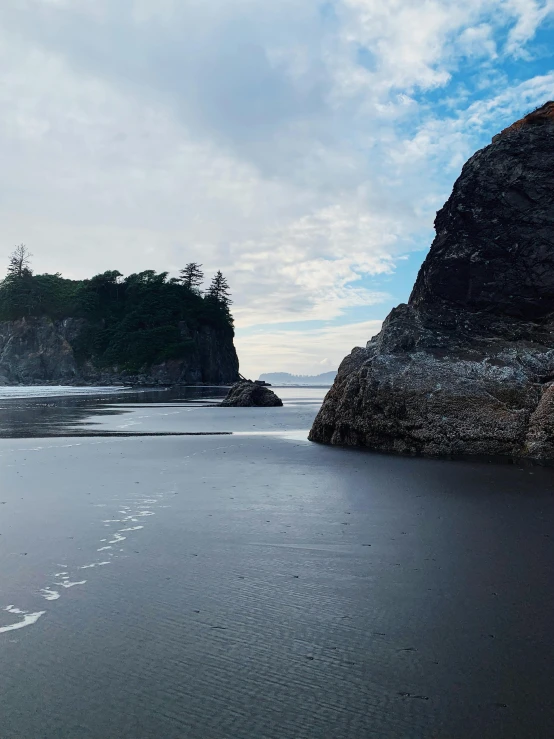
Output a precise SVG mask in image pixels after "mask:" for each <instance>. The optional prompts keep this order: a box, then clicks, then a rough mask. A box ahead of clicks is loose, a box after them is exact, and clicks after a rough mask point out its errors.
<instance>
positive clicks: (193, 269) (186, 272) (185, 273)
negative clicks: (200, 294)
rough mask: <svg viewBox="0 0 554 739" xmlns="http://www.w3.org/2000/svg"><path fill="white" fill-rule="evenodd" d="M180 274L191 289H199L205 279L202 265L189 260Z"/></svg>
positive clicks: (181, 279) (183, 282) (185, 284)
mask: <svg viewBox="0 0 554 739" xmlns="http://www.w3.org/2000/svg"><path fill="white" fill-rule="evenodd" d="M180 274H181V277H180V281H181V283H182V284H183V285H184V286H185V287H187V288H188V289H189V290H198V288H199V287H200V285H201V284H202V281H203V279H204V273H203V272H202V265H201V264H198V263H197V262H189V263H188V264H187V266H186V267H185V269H182V270H181V272H180Z"/></svg>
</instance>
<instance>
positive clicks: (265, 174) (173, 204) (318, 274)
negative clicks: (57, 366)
mask: <svg viewBox="0 0 554 739" xmlns="http://www.w3.org/2000/svg"><path fill="white" fill-rule="evenodd" d="M553 12H554V8H553V3H552V1H551V0H548V2H546V1H544V0H525V1H523V0H506V1H504V0H466V2H464V3H461V4H460V3H459V2H457V1H456V2H455V1H454V0H426V2H425V3H421V2H420V1H419V0H390V2H382V0H332V1H330V2H326V3H323V2H321V0H280V2H278V3H267V2H266V0H210V2H205V0H187V2H183V1H182V0H157V1H156V2H155V1H154V0H118V2H113V0H5V2H3V3H2V4H1V6H0V76H1V80H0V81H1V83H2V84H1V85H0V156H1V158H2V166H3V178H2V183H0V216H1V218H0V258H2V257H3V258H4V259H5V258H6V256H7V254H8V253H9V251H10V249H11V246H12V244H14V243H19V242H21V241H23V242H26V243H27V244H28V245H29V246H30V248H31V249H32V251H33V253H34V254H35V255H36V257H35V267H36V269H38V270H39V271H40V270H49V271H58V270H60V271H62V272H64V273H65V274H68V275H71V276H86V275H90V274H91V273H92V272H98V271H103V270H106V269H112V268H117V269H119V270H120V271H122V272H127V273H129V272H134V271H138V270H141V269H146V268H155V269H158V270H170V271H172V272H176V271H177V270H178V269H179V268H180V267H182V265H183V264H184V263H186V262H187V261H191V260H194V261H197V262H201V263H203V264H204V267H205V269H206V271H207V273H208V274H209V273H213V272H215V270H217V269H221V270H222V271H223V272H224V274H225V275H226V276H227V277H228V279H229V281H230V283H231V286H232V290H233V297H234V300H235V303H234V306H233V307H234V312H235V316H236V322H237V326H238V327H239V328H245V327H247V326H250V327H252V326H256V327H260V326H265V328H264V329H263V330H264V331H265V332H266V333H267V335H268V336H272V337H274V338H275V339H276V340H277V334H275V332H274V329H273V328H272V326H274V325H275V324H278V323H283V322H288V323H292V322H294V321H306V320H310V321H322V322H325V321H329V320H337V319H339V320H344V321H345V320H346V317H345V316H346V315H347V314H348V313H349V311H351V310H352V309H357V310H362V309H363V307H364V306H365V307H367V311H368V315H367V317H368V318H369V317H371V316H373V315H374V313H373V312H372V313H371V314H369V310H370V309H371V310H372V311H375V310H377V311H381V312H382V315H383V316H384V315H385V314H386V312H387V310H388V308H389V307H390V305H391V303H393V302H398V301H399V300H400V299H405V298H406V297H407V288H406V287H405V286H404V287H402V290H401V289H400V287H397V288H395V287H394V285H395V283H394V272H395V267H396V264H397V263H398V260H399V259H400V258H402V257H403V256H404V255H406V254H408V253H409V252H411V251H413V250H422V249H425V248H426V247H427V246H428V244H429V243H430V239H431V237H432V221H433V217H434V212H435V211H436V209H437V208H438V207H440V205H441V204H442V202H443V201H444V200H445V198H446V197H447V195H448V192H449V190H450V188H451V186H452V182H453V180H454V178H455V177H456V175H457V173H458V172H459V169H460V167H461V165H462V164H463V162H464V161H465V159H466V158H467V157H468V156H469V154H471V153H472V151H474V150H475V148H476V147H477V146H481V145H483V143H485V142H486V141H487V140H488V138H490V135H491V134H492V133H494V132H496V130H498V129H499V128H502V127H503V126H504V125H506V124H508V123H509V122H510V117H517V116H519V115H520V114H522V113H524V112H526V111H527V109H529V108H531V107H533V106H534V105H536V104H538V103H540V102H543V101H544V99H545V98H546V97H551V87H552V82H553V81H554V80H553V77H552V72H551V71H550V69H548V68H544V69H543V70H542V71H541V72H540V73H539V74H537V73H536V70H535V71H534V72H533V74H530V73H528V71H527V67H526V66H525V64H526V62H525V59H526V58H528V56H529V55H532V53H533V47H532V42H533V39H534V38H535V36H536V35H537V32H538V31H539V29H541V28H545V27H547V25H548V23H549V22H550V20H551V18H552V13H553ZM514 69H515V70H516V72H514ZM384 278H387V283H386V284H387V287H386V289H384V288H383V280H384ZM389 287H390V289H389ZM402 291H403V292H402ZM372 306H376V307H373V308H372ZM345 330H346V331H348V330H350V329H345ZM354 330H357V329H354ZM288 335H290V340H291V344H290V346H291V347H292V346H294V347H297V344H296V343H295V342H296V338H295V335H294V334H293V333H290V334H288ZM279 336H280V335H279ZM278 341H279V346H281V347H283V346H284V344H283V341H281V338H279V340H278ZM266 345H267V342H266V344H264V346H266ZM245 351H246V349H245ZM283 351H284V352H285V353H284V354H283V356H286V357H287V358H289V359H291V352H290V351H288V350H286V351H285V349H283ZM318 351H319V350H318ZM323 357H325V358H329V356H328V352H326V351H325V350H324V349H323V348H321V354H320V355H319V357H316V356H315V354H314V362H315V363H316V364H317V363H318V362H319V361H321V360H322V358H323ZM287 361H288V360H287ZM291 361H292V359H291ZM333 361H335V360H334V359H333ZM280 366H281V368H283V369H286V367H283V364H282V363H281V364H280ZM268 369H274V368H273V367H269V368H268ZM313 369H314V367H312V368H311V369H310V368H307V371H312V370H313Z"/></svg>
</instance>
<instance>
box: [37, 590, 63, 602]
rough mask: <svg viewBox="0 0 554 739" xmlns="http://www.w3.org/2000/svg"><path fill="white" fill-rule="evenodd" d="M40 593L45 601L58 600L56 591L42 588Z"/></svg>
mask: <svg viewBox="0 0 554 739" xmlns="http://www.w3.org/2000/svg"><path fill="white" fill-rule="evenodd" d="M40 593H41V595H42V597H43V598H44V599H45V600H58V598H59V597H60V594H59V593H58V591H57V590H52V589H51V588H42V589H41V591H40Z"/></svg>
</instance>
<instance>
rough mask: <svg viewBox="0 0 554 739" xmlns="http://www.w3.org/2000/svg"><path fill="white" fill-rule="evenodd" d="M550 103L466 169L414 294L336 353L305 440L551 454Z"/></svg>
mask: <svg viewBox="0 0 554 739" xmlns="http://www.w3.org/2000/svg"><path fill="white" fill-rule="evenodd" d="M553 193H554V103H551V102H550V103H547V104H546V105H545V106H543V107H542V108H540V109H538V110H537V111H534V112H533V113H532V114H530V115H529V116H526V117H525V118H523V119H522V120H521V121H518V122H516V124H513V125H512V126H511V127H509V128H508V129H505V130H504V131H503V132H502V133H501V134H500V135H498V136H495V137H494V139H493V143H491V144H490V145H489V146H487V147H485V148H484V149H482V150H480V151H478V152H477V153H476V154H474V155H473V156H472V157H471V158H470V159H469V161H468V162H467V163H466V164H465V166H464V167H463V170H462V173H461V175H460V177H459V178H458V180H457V181H456V183H455V185H454V188H453V191H452V194H451V196H450V198H449V199H448V201H447V202H446V203H445V205H444V206H443V208H442V209H441V210H440V211H439V212H438V213H437V217H436V220H435V229H436V237H435V240H434V241H433V244H432V246H431V249H430V251H429V254H428V255H427V258H426V259H425V261H424V263H423V265H422V267H421V269H420V271H419V275H418V277H417V280H416V283H415V285H414V289H413V291H412V294H411V296H410V299H409V301H408V304H402V305H400V306H398V307H397V308H395V309H394V310H392V311H391V313H390V314H389V316H388V317H387V319H386V320H385V322H384V324H383V327H382V330H381V332H380V333H379V334H378V335H377V336H376V337H374V338H373V339H372V340H371V341H369V342H368V344H367V346H366V347H365V348H360V347H356V348H355V349H354V350H353V352H352V354H351V355H350V356H349V357H347V358H346V359H345V360H344V361H343V362H342V364H341V366H340V368H339V372H338V375H337V379H336V380H335V383H334V385H333V387H332V388H331V390H330V391H329V393H328V394H327V397H326V398H325V401H324V403H323V405H322V408H321V410H320V412H319V413H318V415H317V417H316V419H315V422H314V425H313V427H312V430H311V432H310V437H309V438H310V439H311V440H312V441H317V442H323V443H328V444H339V445H347V446H363V447H368V448H371V449H375V450H379V451H383V452H395V453H403V454H422V455H430V456H436V455H448V456H450V455H455V456H458V455H462V456H463V455H472V456H473V455H479V456H480V455H502V456H508V457H526V456H527V457H532V458H535V459H543V460H550V459H554V422H553V419H552V411H553V410H554V398H553V394H554V390H553V389H552V385H551V383H552V382H553V381H554V194H553Z"/></svg>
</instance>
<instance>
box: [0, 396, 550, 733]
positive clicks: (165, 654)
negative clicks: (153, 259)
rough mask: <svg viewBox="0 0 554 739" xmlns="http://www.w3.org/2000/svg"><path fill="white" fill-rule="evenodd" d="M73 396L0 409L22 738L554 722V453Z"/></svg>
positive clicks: (305, 407)
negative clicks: (471, 457)
mask: <svg viewBox="0 0 554 739" xmlns="http://www.w3.org/2000/svg"><path fill="white" fill-rule="evenodd" d="M35 390H36V389H35V388H31V389H30V390H29V392H34V391H35ZM73 390H74V389H71V390H70V391H68V394H67V395H65V396H57V397H55V398H54V397H52V398H45V397H44V396H42V397H38V396H32V397H29V396H27V397H23V398H14V397H12V398H4V399H2V402H0V426H1V427H2V428H3V434H2V438H0V562H1V564H2V566H1V567H0V655H1V658H2V670H0V693H1V695H2V701H1V702H0V736H1V737H2V739H12V738H14V739H15V738H16V737H17V738H18V739H19V738H23V739H34V738H35V737H37V738H38V737H40V739H59V738H60V737H71V739H73V738H78V739H82V738H85V739H106V738H108V739H111V738H112V737H113V738H117V739H159V738H160V737H163V738H164V739H177V738H179V739H183V738H184V737H186V739H230V738H231V737H232V738H233V739H235V738H238V739H260V737H263V738H268V739H289V738H290V739H308V738H309V739H312V738H315V739H319V738H321V739H327V738H328V737H333V739H335V738H342V737H345V739H346V738H348V739H350V738H354V739H358V737H359V738H360V739H362V738H363V739H366V737H393V738H396V737H398V738H399V739H404V738H406V737H410V738H411V737H414V739H415V738H417V739H419V738H420V737H422V738H427V737H428V738H429V739H431V738H434V739H436V738H437V737H445V738H446V737H448V739H458V738H459V739H472V738H473V737H475V739H477V738H479V739H482V738H483V737H486V738H487V739H489V738H490V739H496V738H498V739H504V738H506V737H533V738H538V739H542V737H544V738H545V739H546V738H547V737H551V736H552V718H553V711H552V697H551V693H552V684H553V679H554V638H553V636H552V623H553V620H554V596H553V595H552V582H553V577H554V495H553V492H554V477H553V471H552V470H550V469H545V468H540V467H522V466H518V465H508V464H504V465H498V464H495V463H492V462H491V463H486V462H483V463H475V462H446V461H433V460H423V459H405V458H395V457H387V456H383V455H376V454H371V453H367V452H360V451H356V450H344V449H336V448H329V447H322V446H318V445H314V444H311V443H309V442H308V441H307V440H306V436H307V432H308V429H309V427H310V423H311V421H312V420H313V417H314V416H315V414H316V412H317V410H318V407H319V405H320V403H321V400H322V397H323V393H324V392H325V390H320V389H318V390H317V391H316V390H315V389H306V388H294V389H293V388H287V389H286V390H284V391H282V390H281V389H276V390H277V392H278V393H279V394H282V395H283V397H284V401H285V406H284V407H283V408H275V409H273V408H272V409H232V408H229V409H227V408H225V409H224V408H217V407H213V405H212V404H211V403H212V401H214V400H216V399H217V397H218V396H221V395H222V394H223V393H224V392H225V391H224V390H223V389H217V390H216V389H201V390H199V389H194V390H193V389H190V390H189V389H180V390H179V391H175V390H171V391H155V392H152V393H150V392H141V393H133V392H127V391H115V392H114V394H113V395H112V394H106V392H105V391H104V389H103V388H102V389H100V390H97V391H96V392H97V393H98V395H96V394H95V393H94V392H93V393H92V394H91V395H90V396H86V397H83V396H77V395H73V392H72V391H73ZM79 390H81V389H79ZM86 390H89V389H88V388H86ZM17 391H19V392H21V389H19V388H18V389H16V392H17ZM87 434H88V435H87ZM163 434H167V435H163ZM198 434H201V435H198Z"/></svg>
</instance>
